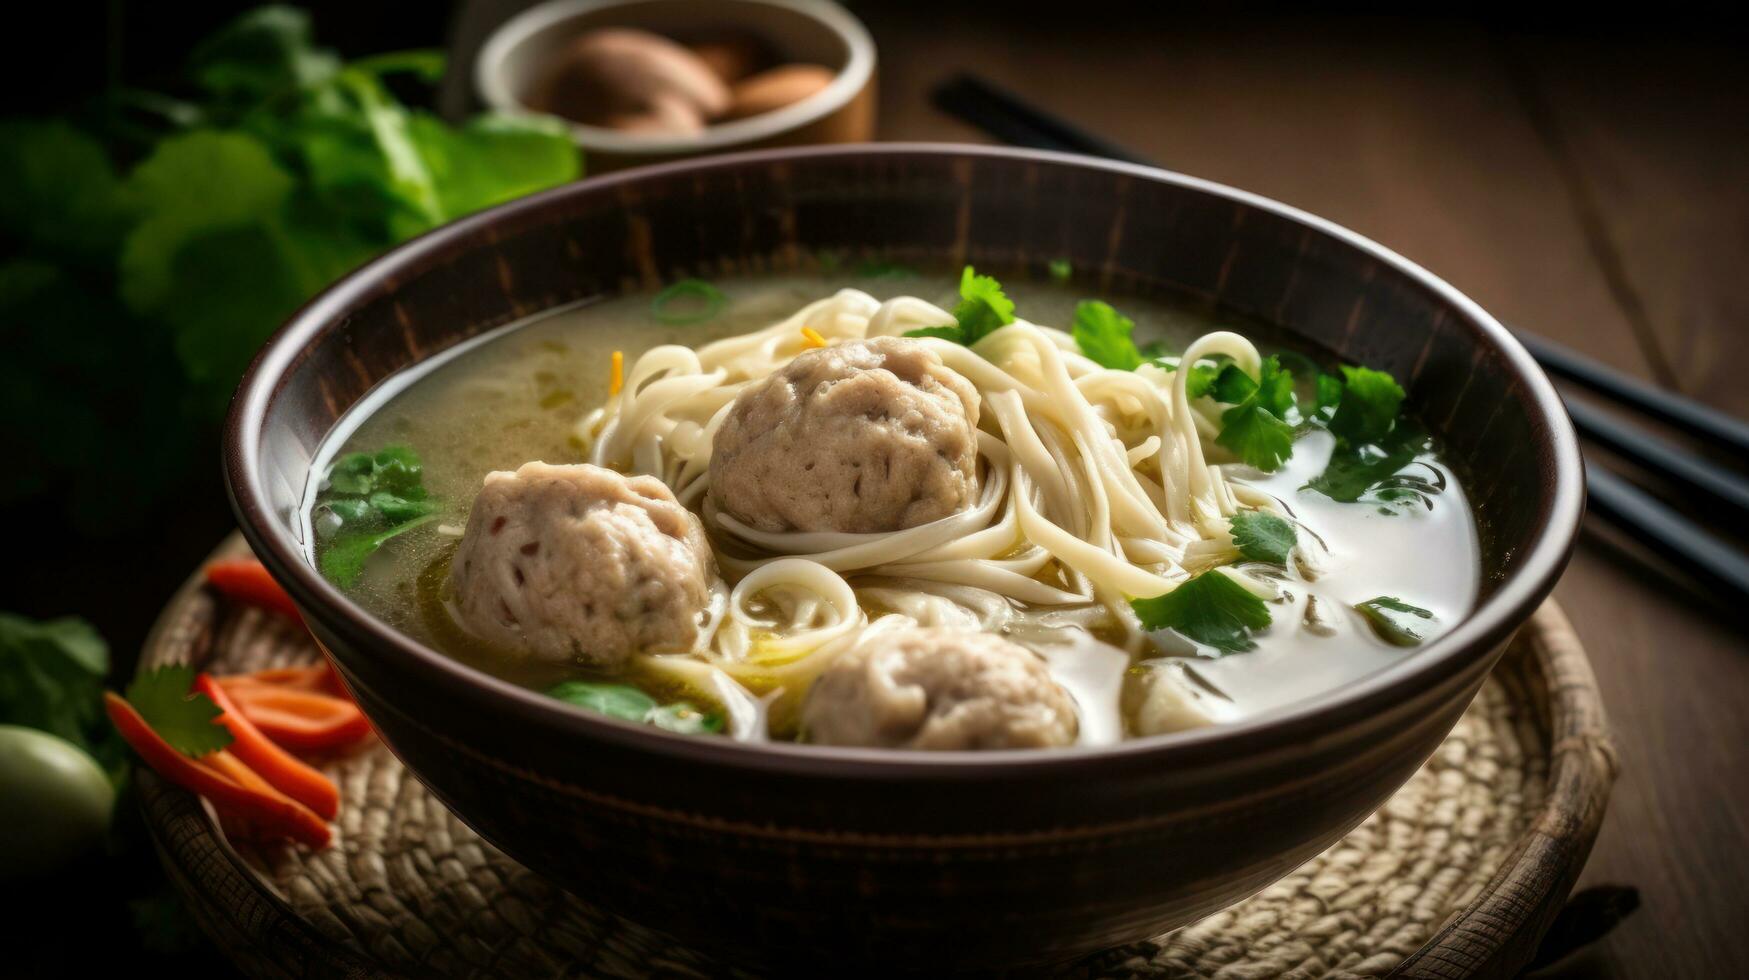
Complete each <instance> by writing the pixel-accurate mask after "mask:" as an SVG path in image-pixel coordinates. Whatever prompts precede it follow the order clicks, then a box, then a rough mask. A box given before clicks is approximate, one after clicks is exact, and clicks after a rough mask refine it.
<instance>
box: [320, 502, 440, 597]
mask: <svg viewBox="0 0 1749 980" xmlns="http://www.w3.org/2000/svg"><path fill="white" fill-rule="evenodd" d="M433 520H436V516H435V515H430V516H426V517H421V518H418V519H416V520H411V521H407V522H406V523H403V524H397V525H395V526H393V527H391V528H388V529H387V530H384V531H375V532H372V531H351V532H347V533H343V534H340V535H337V536H335V537H334V539H333V540H331V541H330V542H329V543H328V544H327V545H326V546H324V547H323V549H322V557H321V559H320V560H319V561H317V562H316V565H317V567H318V568H320V569H321V571H322V575H323V577H324V578H326V579H327V580H328V581H330V582H333V583H334V584H335V585H338V586H340V587H341V588H346V589H349V588H351V587H352V586H354V585H357V584H358V580H359V578H360V577H361V576H362V575H363V574H364V563H365V561H366V560H367V559H369V558H370V556H371V555H374V554H376V552H377V549H378V548H381V547H382V546H383V545H384V544H385V543H387V542H388V540H389V539H390V538H393V537H396V536H398V535H401V534H405V533H406V532H408V531H411V530H413V529H414V528H416V527H418V526H420V525H421V524H426V523H428V522H430V521H433Z"/></svg>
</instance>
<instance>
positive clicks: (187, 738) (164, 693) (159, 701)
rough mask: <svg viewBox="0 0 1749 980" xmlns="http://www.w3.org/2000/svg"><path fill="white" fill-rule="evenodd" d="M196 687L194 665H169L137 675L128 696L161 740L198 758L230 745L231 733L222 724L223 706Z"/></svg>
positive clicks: (128, 690)
mask: <svg viewBox="0 0 1749 980" xmlns="http://www.w3.org/2000/svg"><path fill="white" fill-rule="evenodd" d="M193 687H194V668H193V667H192V666H190V665H188V664H168V665H165V666H163V667H158V668H156V669H153V670H148V671H146V672H144V673H141V674H138V675H136V676H135V677H134V680H133V683H131V684H129V685H128V689H127V695H126V697H127V701H128V704H131V705H133V707H134V710H135V711H138V712H139V713H140V717H141V718H143V719H145V721H146V724H148V725H150V726H152V731H154V732H157V733H158V737H159V738H162V739H163V740H164V741H166V742H169V743H170V746H171V747H172V748H174V749H175V750H176V751H178V752H181V753H182V754H183V755H186V756H189V757H191V758H196V759H198V758H200V757H201V756H203V755H208V754H210V753H213V752H217V751H218V750H220V749H222V748H224V747H225V746H227V745H230V744H231V732H230V730H229V729H227V728H225V726H223V725H221V724H219V723H218V718H219V715H221V714H223V713H224V712H222V711H220V710H219V706H218V705H216V704H214V703H213V700H212V698H209V697H207V696H206V695H205V694H202V693H200V692H198V691H194V690H191V689H192V688H193Z"/></svg>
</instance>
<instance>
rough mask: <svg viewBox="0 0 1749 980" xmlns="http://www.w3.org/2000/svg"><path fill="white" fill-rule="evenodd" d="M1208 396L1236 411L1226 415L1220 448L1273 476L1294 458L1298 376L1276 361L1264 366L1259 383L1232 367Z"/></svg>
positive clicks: (1268, 360)
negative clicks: (1286, 462) (1295, 397)
mask: <svg viewBox="0 0 1749 980" xmlns="http://www.w3.org/2000/svg"><path fill="white" fill-rule="evenodd" d="M1209 394H1210V395H1212V396H1213V397H1214V399H1215V400H1216V401H1219V402H1226V403H1229V404H1232V405H1233V407H1232V408H1229V409H1227V410H1226V411H1225V412H1222V413H1221V434H1220V435H1218V436H1216V437H1215V442H1216V443H1218V444H1220V445H1222V446H1225V447H1227V448H1228V449H1230V450H1232V451H1233V454H1234V455H1235V456H1238V457H1239V458H1240V459H1241V460H1243V461H1244V462H1245V464H1246V465H1248V466H1254V467H1256V468H1257V469H1260V470H1262V471H1264V472H1265V473H1269V472H1273V471H1274V470H1276V469H1278V468H1280V466H1281V464H1282V463H1283V462H1284V461H1285V460H1287V458H1288V457H1289V456H1292V455H1293V452H1294V425H1293V422H1292V421H1291V419H1292V418H1294V417H1295V415H1296V411H1295V408H1294V383H1293V375H1291V374H1289V373H1288V372H1286V371H1284V370H1282V368H1281V364H1280V362H1279V361H1277V360H1276V359H1275V358H1273V357H1268V358H1265V359H1264V360H1263V363H1262V364H1261V365H1260V366H1259V369H1258V377H1257V378H1255V379H1254V378H1252V377H1251V376H1250V375H1248V374H1246V373H1245V372H1244V371H1242V370H1240V369H1239V367H1238V366H1237V365H1234V364H1229V365H1227V366H1226V367H1224V368H1222V369H1221V372H1220V373H1219V374H1218V375H1216V376H1215V380H1214V383H1213V385H1212V386H1211V388H1210V390H1209Z"/></svg>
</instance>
